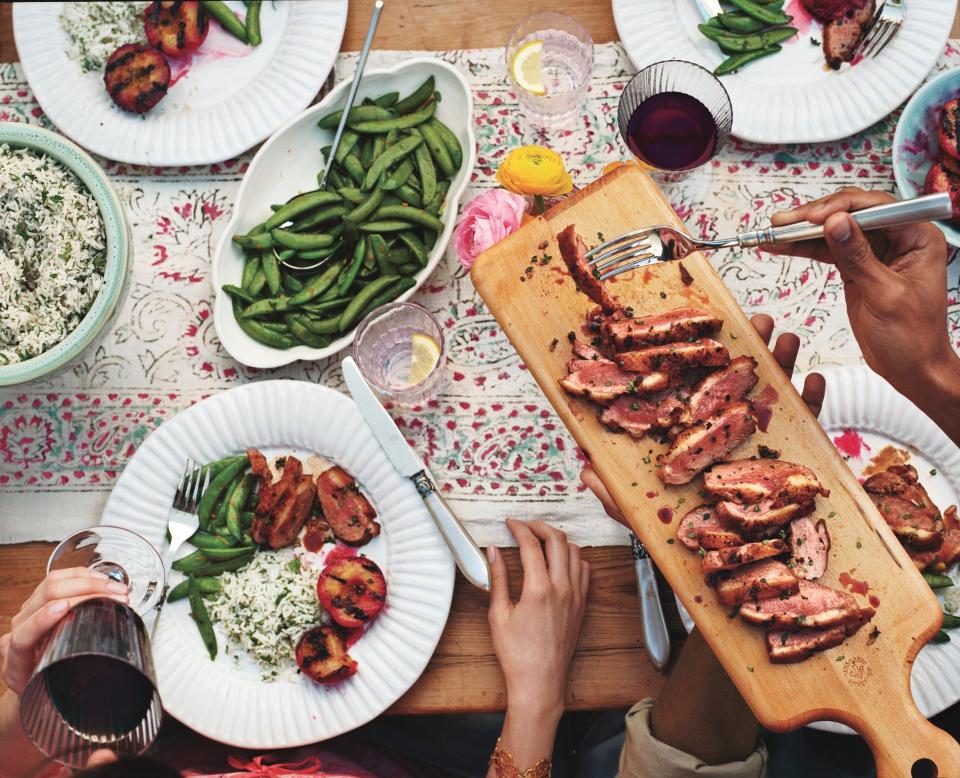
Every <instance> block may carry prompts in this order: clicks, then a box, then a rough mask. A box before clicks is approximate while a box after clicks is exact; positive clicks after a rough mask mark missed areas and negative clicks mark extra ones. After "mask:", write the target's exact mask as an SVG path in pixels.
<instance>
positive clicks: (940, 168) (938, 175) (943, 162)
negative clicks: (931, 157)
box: [925, 155, 960, 224]
mask: <svg viewBox="0 0 960 778" xmlns="http://www.w3.org/2000/svg"><path fill="white" fill-rule="evenodd" d="M925 188H926V190H927V194H936V193H937V192H948V193H949V194H950V203H951V205H953V218H952V219H951V221H952V222H953V223H954V224H960V172H958V171H957V169H956V161H955V160H953V159H951V158H950V157H948V156H946V155H941V156H940V158H939V159H937V161H936V162H934V163H933V164H932V165H931V166H930V170H929V172H928V173H927V180H926V184H925Z"/></svg>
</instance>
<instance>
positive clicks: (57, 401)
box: [0, 42, 960, 545]
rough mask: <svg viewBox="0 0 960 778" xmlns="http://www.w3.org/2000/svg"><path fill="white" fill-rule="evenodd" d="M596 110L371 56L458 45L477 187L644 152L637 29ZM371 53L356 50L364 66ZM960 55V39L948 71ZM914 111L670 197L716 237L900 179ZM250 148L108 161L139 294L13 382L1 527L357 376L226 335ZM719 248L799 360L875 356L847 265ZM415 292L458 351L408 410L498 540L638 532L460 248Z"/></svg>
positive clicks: (610, 47) (5, 537)
mask: <svg viewBox="0 0 960 778" xmlns="http://www.w3.org/2000/svg"><path fill="white" fill-rule="evenodd" d="M595 51H596V62H595V66H594V73H593V78H592V81H591V85H590V88H589V91H588V93H587V97H586V100H585V102H584V107H583V114H582V115H581V116H580V117H579V118H578V119H577V120H576V121H575V122H573V123H572V124H571V125H570V126H568V127H564V128H560V129H557V130H553V131H547V132H544V131H541V130H537V129H534V128H532V127H530V126H529V124H528V123H527V122H526V121H525V120H524V118H523V116H522V115H521V114H520V113H519V109H518V106H517V102H516V96H515V95H514V94H513V93H511V91H510V88H509V86H508V83H507V78H506V72H505V66H504V62H503V52H502V51H501V50H500V49H473V50H464V51H451V52H440V53H435V52H434V53H430V52H390V51H375V52H372V53H371V62H370V66H371V67H374V68H376V67H384V66H390V65H392V64H395V63H397V62H399V61H401V60H403V59H405V58H407V57H411V56H418V55H421V54H427V55H432V56H439V57H441V58H442V59H444V60H446V61H448V62H451V63H452V64H454V65H456V66H457V67H458V68H460V70H461V72H463V73H464V75H465V76H466V77H467V79H468V81H469V82H470V84H471V86H472V89H473V95H474V128H475V131H476V134H477V142H478V149H477V167H476V170H475V171H474V175H473V180H472V183H471V186H470V188H469V189H468V191H467V193H466V195H465V197H466V198H467V199H469V198H472V197H474V196H475V195H476V194H478V193H480V192H482V191H484V190H485V189H488V188H490V187H493V186H496V182H495V180H494V174H495V172H496V168H497V165H498V164H499V161H500V160H501V159H502V157H503V156H504V155H505V154H506V153H507V151H508V150H509V149H511V148H513V147H515V146H518V145H523V144H535V143H536V144H542V145H547V146H550V147H551V148H554V149H556V150H557V151H559V152H560V153H561V154H562V155H563V157H564V160H565V162H566V166H567V169H568V170H569V171H570V172H571V174H572V175H573V179H574V182H575V183H576V184H577V185H578V186H584V185H586V184H588V183H589V182H591V181H592V180H594V179H595V178H596V177H597V176H599V175H600V172H601V170H602V169H603V167H604V165H605V164H607V163H609V162H611V161H614V160H621V159H627V158H628V153H627V151H626V148H625V147H624V146H623V144H622V143H621V142H620V140H619V138H618V136H617V131H616V108H617V101H618V97H619V94H620V91H621V90H622V89H623V87H624V85H625V84H626V82H627V81H628V80H629V78H630V76H631V74H632V72H633V68H632V66H631V64H630V62H629V60H628V59H627V56H626V54H625V53H624V51H623V48H622V47H621V46H620V45H619V44H603V45H597V46H596V47H595ZM355 65H356V54H344V55H341V56H340V58H339V59H338V62H337V65H336V70H337V78H338V79H341V78H344V77H347V76H349V75H351V73H352V71H353V69H354V68H355ZM957 66H960V48H958V47H957V44H956V42H951V43H949V44H948V45H947V47H946V49H945V52H944V55H943V57H942V59H941V61H940V63H939V65H938V68H939V69H946V68H949V67H957ZM897 116H898V114H897V113H894V114H893V115H891V116H890V117H888V118H887V119H886V120H884V121H882V122H880V123H878V124H876V125H875V126H873V127H871V128H870V129H868V130H866V131H864V132H862V133H860V134H859V135H855V136H853V137H850V138H846V139H844V140H841V141H836V142H833V143H824V144H815V145H811V144H792V145H787V146H779V147H774V146H758V145H754V144H749V143H742V142H739V141H733V142H731V144H729V145H728V146H727V147H726V148H725V149H724V150H723V151H722V153H721V154H720V156H719V158H718V159H716V160H714V162H713V165H712V166H711V167H708V168H707V169H705V170H703V171H700V172H699V173H697V174H695V175H692V176H691V177H689V178H688V179H686V180H684V181H682V182H679V183H672V184H668V185H666V192H667V195H668V197H669V198H670V199H671V201H672V203H673V205H674V207H675V208H676V210H677V211H678V213H679V214H680V215H681V217H682V218H683V219H684V220H685V221H686V223H687V225H688V227H689V228H690V229H691V230H692V231H693V232H694V233H695V234H699V235H701V236H703V237H714V236H718V235H725V234H728V233H731V232H734V231H736V230H744V229H752V228H755V227H758V226H761V225H764V224H766V223H767V221H768V220H769V218H770V215H771V214H772V213H774V212H775V211H777V210H780V209H782V208H785V207H788V206H790V205H792V204H795V203H800V202H803V201H805V200H808V199H811V198H815V197H820V196H822V195H824V194H827V193H828V192H830V191H833V190H834V189H837V188H839V187H842V186H849V185H857V186H863V187H869V188H877V189H883V190H887V191H893V190H894V179H893V171H892V168H891V161H890V149H891V143H892V138H893V131H894V127H895V125H896V120H897ZM0 121H26V122H32V123H36V124H41V125H44V126H48V127H49V126H51V125H50V122H49V120H48V119H47V118H46V117H45V116H44V115H43V113H42V111H41V109H40V108H39V106H38V105H37V104H36V101H35V99H34V97H33V95H32V93H31V92H30V89H29V86H28V85H27V83H26V80H25V79H24V76H23V72H22V71H21V70H20V68H19V66H17V65H12V64H6V65H0ZM250 158H251V154H250V153H248V154H245V155H243V156H241V157H239V158H237V159H232V160H228V161H226V162H223V163H221V164H216V165H210V166H205V167H190V168H186V167H185V168H160V169H150V168H142V167H133V166H130V165H124V164H118V163H113V162H107V161H103V164H104V166H105V168H106V170H107V172H108V174H109V175H110V177H111V178H112V180H113V181H114V183H115V184H116V186H117V189H118V191H119V194H120V196H121V199H122V200H123V201H124V205H125V207H126V209H127V214H128V216H129V218H130V222H131V227H132V230H133V237H134V241H133V243H134V246H135V259H134V263H133V264H134V268H133V273H132V278H131V280H130V291H129V294H128V297H127V299H126V302H125V304H124V305H123V307H122V308H121V309H120V311H119V313H118V315H117V316H116V318H115V320H114V321H113V323H112V325H111V326H110V327H109V329H108V330H107V331H106V332H105V334H104V336H103V337H102V338H101V339H100V340H99V342H98V343H97V344H95V345H94V346H93V347H91V348H89V349H88V350H87V351H86V352H85V353H84V354H83V355H82V357H81V359H80V360H79V361H78V362H77V363H75V364H74V365H73V366H71V368H70V369H69V370H67V371H65V372H62V373H60V374H58V375H56V376H53V377H51V378H49V379H47V380H45V381H42V382H36V383H33V384H30V385H28V386H24V387H18V388H14V389H7V390H0V499H2V502H3V506H4V510H3V511H2V512H0V542H4V543H6V542H18V541H26V540H40V539H50V540H53V539H59V538H61V537H63V536H65V535H66V534H68V533H69V532H70V531H72V530H75V529H78V528H81V527H84V526H87V525H89V524H91V523H95V522H96V521H97V520H98V518H99V515H100V510H101V509H102V506H103V503H104V502H105V500H106V496H107V494H108V493H109V490H110V488H111V485H112V484H113V482H114V481H115V479H116V478H117V476H118V474H119V473H120V472H121V471H122V469H123V467H124V465H125V463H126V462H127V460H128V459H129V458H130V456H131V455H132V454H133V452H134V451H135V450H136V448H137V446H138V445H139V444H140V443H141V442H142V441H143V439H144V437H146V435H148V434H149V433H150V431H151V430H153V429H154V428H155V427H156V426H157V425H159V424H161V423H162V422H163V421H164V420H165V419H169V418H170V417H171V416H173V415H174V414H176V413H177V412H178V411H179V410H181V409H183V408H185V407H187V406H188V405H190V404H192V403H194V402H197V401H198V400H201V399H202V398H204V397H206V396H209V395H211V394H214V393H216V392H219V391H222V390H224V389H228V388H230V387H233V386H238V385H239V384H242V383H244V382H246V381H252V380H258V379H264V378H296V379H301V380H306V381H311V382H319V383H323V384H326V385H328V386H332V387H334V388H337V389H342V388H343V382H342V378H341V375H340V369H339V358H336V357H335V358H331V359H328V360H325V361H321V362H315V363H310V364H307V363H297V364H294V365H290V366H287V367H284V368H281V369H278V370H272V371H263V370H253V369H249V368H245V367H243V366H242V365H240V364H238V363H237V362H235V361H233V360H232V359H231V358H230V357H229V356H228V355H227V354H226V353H225V352H224V350H223V349H222V347H221V346H220V344H219V342H218V340H217V337H216V333H215V331H214V328H213V322H212V318H213V317H212V305H213V290H212V288H211V278H210V276H211V274H210V257H211V255H212V252H213V250H214V247H215V246H216V244H217V242H218V240H219V239H220V237H221V234H222V232H223V230H224V228H225V227H226V224H227V222H228V221H229V218H230V211H231V207H232V204H233V201H234V198H235V196H236V193H237V189H238V186H239V182H240V179H241V178H242V176H243V173H244V171H245V170H246V168H247V165H248V164H249V160H250ZM713 261H714V262H715V263H716V266H717V269H718V270H719V272H720V274H721V276H722V277H723V279H724V281H725V282H726V284H727V285H728V286H729V287H730V289H731V290H732V291H733V293H734V295H735V296H736V297H737V299H738V300H739V302H740V304H741V305H742V306H743V307H744V309H745V310H746V311H747V312H748V313H756V312H759V311H764V312H767V313H769V314H771V315H773V316H774V317H775V319H776V320H777V323H778V326H779V327H781V328H784V329H790V330H793V331H794V332H796V333H797V334H798V335H799V336H800V338H801V342H802V347H801V351H800V360H799V369H801V370H806V369H811V368H815V367H817V366H818V365H832V364H849V363H855V362H857V361H858V360H859V359H860V354H859V350H858V348H857V344H856V342H855V341H854V340H853V337H852V335H851V333H850V330H849V328H848V326H847V321H846V315H845V313H844V306H843V292H842V286H841V284H840V281H839V279H838V278H837V277H836V273H835V272H834V271H832V270H831V269H830V268H829V267H825V266H818V265H813V264H811V263H810V262H808V261H806V260H797V259H791V258H785V257H771V256H769V255H764V256H761V255H760V254H759V253H757V252H756V251H752V250H749V251H729V252H725V253H718V254H716V255H715V256H714V259H713ZM957 264H958V263H956V262H954V263H953V264H952V265H951V268H950V309H949V316H950V327H951V332H952V334H953V337H954V340H960V272H958V269H957ZM415 299H416V300H417V301H418V302H420V303H421V304H423V305H425V306H426V307H427V308H429V309H430V310H431V311H433V312H434V313H435V314H436V315H437V316H438V318H439V319H440V321H441V322H442V323H443V325H444V327H445V328H446V332H445V335H446V338H447V343H448V345H449V356H450V363H449V368H448V379H447V383H446V387H445V389H444V391H443V394H442V395H441V397H440V399H439V400H437V401H435V402H432V403H430V404H428V405H427V406H425V407H423V408H419V409H414V410H411V411H402V412H398V413H396V419H397V421H398V423H399V425H400V427H401V429H402V430H403V431H404V433H405V434H406V436H407V438H408V439H409V440H410V441H411V443H412V444H413V445H414V447H415V448H416V450H417V451H418V453H419V454H420V455H421V456H422V457H423V458H424V459H425V460H426V461H427V462H428V463H429V465H430V467H431V468H432V470H433V472H434V474H435V475H436V477H437V479H438V481H439V486H440V488H441V489H442V490H443V492H444V495H445V497H446V498H447V499H448V501H449V502H450V504H451V506H452V507H453V509H454V510H455V511H456V512H457V513H458V514H459V515H460V516H461V517H462V519H463V520H464V521H465V523H466V525H467V527H468V528H469V530H470V531H471V532H472V533H473V535H474V537H475V538H476V539H477V541H478V542H479V543H481V544H487V543H491V542H496V543H500V544H504V545H508V544H511V543H512V540H511V538H510V536H509V533H507V532H506V530H505V528H504V526H503V521H502V520H503V519H504V518H506V517H507V516H518V517H524V518H545V519H549V520H551V521H552V522H553V523H554V525H555V526H558V527H559V528H561V529H563V530H565V531H566V532H568V533H569V534H570V536H571V539H572V540H574V541H576V542H577V543H580V544H583V545H608V544H619V543H626V542H627V535H626V533H625V531H623V530H622V529H621V528H620V527H619V526H618V525H616V524H615V523H614V522H612V521H609V520H608V519H606V518H605V517H604V515H603V513H602V511H601V509H600V507H599V505H598V503H597V501H596V500H595V499H594V498H593V496H592V495H591V494H590V493H589V492H585V490H584V488H583V487H582V485H581V484H580V481H579V471H580V467H581V466H582V464H583V459H582V456H581V455H580V454H579V452H578V451H577V448H576V446H575V445H574V443H573V441H572V439H571V438H570V436H569V435H568V434H567V433H566V431H565V430H564V428H563V427H562V425H561V424H560V422H559V420H558V419H557V417H556V416H555V414H554V413H553V411H552V409H551V407H550V405H549V404H548V403H547V402H546V400H545V399H544V397H543V395H542V394H541V392H540V390H539V389H538V388H537V386H536V384H535V383H534V381H533V380H532V379H531V377H530V376H529V374H528V373H527V371H526V369H525V368H524V366H523V364H522V363H521V361H520V359H519V357H518V356H517V354H516V353H515V352H514V350H513V348H512V347H511V346H510V343H509V342H508V341H507V339H506V337H505V335H504V334H503V332H502V331H501V330H500V328H499V327H498V326H497V324H496V322H495V321H494V319H493V317H492V316H491V315H490V313H489V312H488V311H487V310H486V308H485V307H484V305H483V303H482V301H481V300H480V298H479V296H478V295H477V293H476V291H475V290H474V288H473V286H472V284H471V283H470V279H469V277H468V276H467V274H466V272H465V271H464V270H463V268H461V266H460V265H459V263H458V262H457V259H456V257H455V255H454V251H453V248H452V246H451V247H450V249H449V250H448V251H447V256H446V257H445V259H444V260H443V262H441V264H440V266H439V267H438V268H437V270H436V272H435V273H434V274H433V276H432V277H431V278H430V279H429V280H428V282H427V283H426V284H425V285H424V286H423V288H422V289H421V290H420V292H419V293H418V294H417V296H416V297H415Z"/></svg>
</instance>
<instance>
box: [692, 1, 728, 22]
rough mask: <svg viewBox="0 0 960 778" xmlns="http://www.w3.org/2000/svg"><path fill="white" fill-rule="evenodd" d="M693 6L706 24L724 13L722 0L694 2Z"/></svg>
mask: <svg viewBox="0 0 960 778" xmlns="http://www.w3.org/2000/svg"><path fill="white" fill-rule="evenodd" d="M693 4H694V5H695V6H696V7H697V10H698V11H699V12H700V15H701V16H702V17H703V20H704V21H705V22H706V21H710V19H712V18H713V17H714V16H719V15H720V14H722V13H723V8H721V7H720V0H693Z"/></svg>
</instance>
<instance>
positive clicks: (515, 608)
mask: <svg viewBox="0 0 960 778" xmlns="http://www.w3.org/2000/svg"><path fill="white" fill-rule="evenodd" d="M507 526H508V527H509V528H510V531H511V532H512V533H513V536H514V538H516V540H517V545H518V546H519V547H520V559H521V562H522V564H523V590H522V593H521V595H520V599H519V601H518V602H512V601H511V600H510V589H509V580H508V574H507V566H506V563H505V562H504V559H503V554H502V553H501V552H500V550H499V549H497V548H496V546H490V547H488V548H487V555H488V558H489V560H490V569H491V573H492V580H491V587H490V611H489V621H490V631H491V634H492V636H493V649H494V651H495V652H496V655H497V660H498V661H499V662H500V668H501V669H502V670H503V677H504V681H505V682H506V686H507V703H508V711H510V713H511V715H514V716H516V714H517V713H518V712H522V713H524V714H528V715H529V716H530V717H531V718H534V719H538V720H539V721H541V722H543V723H549V722H550V721H552V724H553V726H554V727H555V726H556V723H557V721H558V720H559V718H560V715H561V714H562V713H563V706H564V700H565V697H566V689H567V675H568V670H569V667H570V661H571V659H572V658H573V652H574V649H575V648H576V645H577V637H578V635H579V634H580V625H581V623H582V622H583V612H584V606H585V604H586V598H587V589H588V588H589V586H590V566H589V565H588V564H587V562H585V561H583V560H582V559H581V558H580V547H579V546H577V545H576V544H574V543H569V542H567V536H566V535H565V534H564V533H563V532H561V531H560V530H557V529H554V528H553V527H551V526H550V525H548V524H546V523H545V522H543V521H531V522H529V523H527V522H522V521H517V520H515V519H509V520H508V521H507ZM541 543H543V546H544V548H541ZM544 552H545V553H544ZM551 738H552V734H551Z"/></svg>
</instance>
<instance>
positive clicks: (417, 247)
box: [398, 232, 427, 267]
mask: <svg viewBox="0 0 960 778" xmlns="http://www.w3.org/2000/svg"><path fill="white" fill-rule="evenodd" d="M398 237H399V238H400V240H401V241H403V243H404V244H405V245H406V246H407V248H408V249H410V253H411V254H413V258H414V259H415V260H417V262H419V263H420V265H421V267H426V265H427V249H426V247H425V246H424V245H423V242H422V241H421V240H420V238H418V237H417V236H416V235H415V234H414V233H412V232H401V233H400V235H399V236H398Z"/></svg>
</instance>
